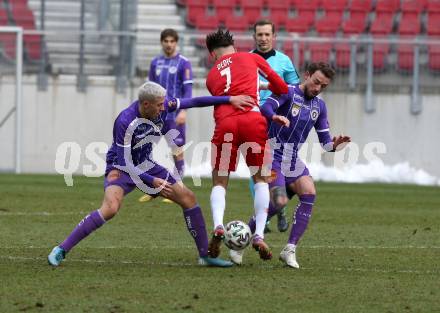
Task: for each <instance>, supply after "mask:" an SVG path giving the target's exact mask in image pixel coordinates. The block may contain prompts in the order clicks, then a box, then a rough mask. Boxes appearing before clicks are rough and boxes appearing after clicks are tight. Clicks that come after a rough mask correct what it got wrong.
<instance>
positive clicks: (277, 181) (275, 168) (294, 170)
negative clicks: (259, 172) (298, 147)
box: [269, 158, 310, 189]
mask: <svg viewBox="0 0 440 313" xmlns="http://www.w3.org/2000/svg"><path fill="white" fill-rule="evenodd" d="M286 165H287V166H286ZM286 165H284V164H283V163H282V162H281V160H277V159H274V160H273V162H272V177H274V179H273V180H272V182H271V183H270V184H269V188H272V187H276V186H281V187H282V186H286V187H287V186H288V185H290V184H291V183H294V182H295V181H296V180H297V179H298V178H300V177H302V176H310V172H309V169H308V168H307V166H306V165H305V164H304V162H303V161H301V160H300V159H299V158H297V159H296V162H292V163H290V162H289V163H288V164H286ZM287 189H288V188H287Z"/></svg>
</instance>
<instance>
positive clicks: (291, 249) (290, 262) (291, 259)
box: [280, 243, 299, 268]
mask: <svg viewBox="0 0 440 313" xmlns="http://www.w3.org/2000/svg"><path fill="white" fill-rule="evenodd" d="M280 261H281V262H284V263H285V264H286V265H287V266H290V267H293V268H299V264H298V262H297V261H296V245H294V244H290V243H288V244H287V245H286V246H285V247H284V249H283V250H282V251H281V253H280Z"/></svg>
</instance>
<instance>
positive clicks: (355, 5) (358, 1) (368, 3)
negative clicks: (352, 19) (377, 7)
mask: <svg viewBox="0 0 440 313" xmlns="http://www.w3.org/2000/svg"><path fill="white" fill-rule="evenodd" d="M372 7H373V1H372V0H351V3H350V11H351V12H353V11H356V12H370V11H371V8H372Z"/></svg>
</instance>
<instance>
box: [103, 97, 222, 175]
mask: <svg viewBox="0 0 440 313" xmlns="http://www.w3.org/2000/svg"><path fill="white" fill-rule="evenodd" d="M229 100H230V97H229V96H220V97H197V98H190V99H176V98H172V99H170V98H165V101H164V111H162V112H161V113H160V114H159V116H158V117H157V118H156V119H154V120H150V119H144V118H142V117H141V114H140V112H139V101H135V102H133V103H132V104H131V105H130V106H129V107H128V108H126V109H125V110H123V111H122V112H121V113H120V114H119V115H118V117H117V118H116V120H115V123H114V125H113V142H112V145H111V147H110V149H109V150H108V152H107V157H106V162H107V168H106V175H107V174H108V172H109V171H110V170H112V169H113V168H115V167H124V166H127V167H131V168H132V167H133V166H135V167H137V166H138V165H140V164H145V165H147V167H148V168H146V169H144V171H145V172H148V170H149V169H150V168H151V167H152V166H154V165H155V162H154V161H153V159H152V152H153V145H154V144H156V143H157V142H158V141H159V140H160V138H161V136H162V135H170V137H173V136H175V135H177V134H176V133H174V134H173V133H171V134H163V133H162V128H163V126H164V121H165V120H166V119H167V116H168V115H169V114H172V113H173V112H175V111H176V110H179V109H188V108H191V107H203V106H210V105H217V104H224V103H228V102H229ZM170 139H173V138H170ZM130 158H131V162H127V161H129V160H130ZM145 161H147V162H145ZM144 162H145V163H144ZM140 170H141V172H144V171H142V169H140ZM141 172H140V173H139V174H141ZM146 176H151V175H149V174H148V175H146ZM145 179H147V180H148V182H150V183H151V182H152V177H145Z"/></svg>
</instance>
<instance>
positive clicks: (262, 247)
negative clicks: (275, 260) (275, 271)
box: [252, 234, 272, 260]
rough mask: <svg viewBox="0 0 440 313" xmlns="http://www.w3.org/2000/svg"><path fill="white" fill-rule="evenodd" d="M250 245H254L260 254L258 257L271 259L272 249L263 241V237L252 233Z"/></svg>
mask: <svg viewBox="0 0 440 313" xmlns="http://www.w3.org/2000/svg"><path fill="white" fill-rule="evenodd" d="M252 247H254V249H255V251H258V254H259V255H260V259H262V260H270V259H272V251H271V250H270V248H269V246H268V245H267V243H265V242H264V239H263V238H262V237H260V236H259V235H256V234H255V235H254V236H253V237H252Z"/></svg>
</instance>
